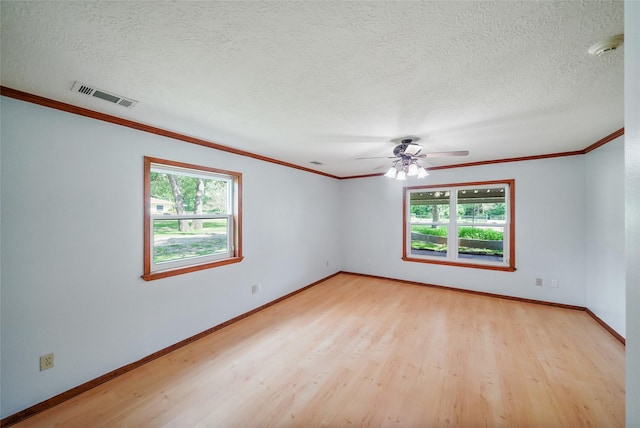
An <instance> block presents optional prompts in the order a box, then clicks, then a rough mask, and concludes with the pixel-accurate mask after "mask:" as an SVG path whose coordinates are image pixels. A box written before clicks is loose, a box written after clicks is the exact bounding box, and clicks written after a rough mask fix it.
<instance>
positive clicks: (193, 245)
mask: <svg viewBox="0 0 640 428" xmlns="http://www.w3.org/2000/svg"><path fill="white" fill-rule="evenodd" d="M241 185H242V174H240V173H237V172H231V171H223V170H218V169H214V168H208V167H204V166H197V165H190V164H185V163H180V162H173V161H167V160H163V159H156V158H150V157H145V158H144V274H143V275H142V278H143V279H145V280H147V281H149V280H154V279H159V278H164V277H167V276H173V275H178V274H182V273H187V272H193V271H196V270H202V269H209V268H212V267H215V266H220V265H225V264H229V263H236V262H239V261H241V260H242V251H241V236H242V233H241V219H242V216H241V209H240V200H241V189H242V187H241ZM159 201H166V202H165V203H163V204H158V202H159Z"/></svg>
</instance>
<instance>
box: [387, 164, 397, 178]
mask: <svg viewBox="0 0 640 428" xmlns="http://www.w3.org/2000/svg"><path fill="white" fill-rule="evenodd" d="M397 173H398V170H397V169H396V167H395V166H392V167H391V168H389V169H388V170H387V172H385V174H384V176H385V177H389V178H396V174H397Z"/></svg>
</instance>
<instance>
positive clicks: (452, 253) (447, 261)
mask: <svg viewBox="0 0 640 428" xmlns="http://www.w3.org/2000/svg"><path fill="white" fill-rule="evenodd" d="M496 187H504V188H505V192H504V193H505V221H504V223H501V224H500V225H499V227H501V228H503V260H502V261H490V260H482V259H474V258H467V257H460V255H459V254H458V247H459V245H458V243H459V240H458V239H459V238H458V227H462V226H465V225H466V224H465V223H459V222H458V220H457V215H453V216H452V215H451V213H456V212H457V205H458V191H460V190H472V191H473V190H478V191H481V190H482V189H490V188H496ZM425 191H429V192H443V193H444V192H449V213H450V215H449V221H448V222H438V223H429V224H432V225H436V226H439V227H442V226H445V227H447V229H448V232H447V254H446V256H434V255H426V254H425V255H423V254H413V253H412V252H411V226H412V225H415V224H417V223H412V222H411V194H412V193H421V192H425ZM403 216H404V218H403V234H404V239H403V256H402V258H403V260H405V261H410V262H421V263H434V264H444V265H452V266H462V267H470V268H481V269H493V270H504V271H515V236H514V235H515V180H495V181H485V182H473V183H454V184H442V185H428V186H413V187H405V188H404V210H403ZM473 226H474V227H495V226H496V225H495V224H492V223H473Z"/></svg>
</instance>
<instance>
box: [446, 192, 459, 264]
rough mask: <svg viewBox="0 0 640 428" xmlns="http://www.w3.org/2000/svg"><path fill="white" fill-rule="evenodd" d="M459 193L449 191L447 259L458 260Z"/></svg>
mask: <svg viewBox="0 0 640 428" xmlns="http://www.w3.org/2000/svg"><path fill="white" fill-rule="evenodd" d="M457 206H458V192H457V191H456V189H449V231H448V239H447V246H448V248H449V251H447V257H448V258H450V259H454V260H457V259H458V210H457Z"/></svg>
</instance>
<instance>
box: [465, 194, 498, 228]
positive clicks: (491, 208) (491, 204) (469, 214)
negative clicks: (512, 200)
mask: <svg viewBox="0 0 640 428" xmlns="http://www.w3.org/2000/svg"><path fill="white" fill-rule="evenodd" d="M505 192H506V190H505V187H492V188H488V189H487V188H484V189H462V190H458V205H457V209H456V211H457V220H458V223H459V224H460V223H470V224H475V223H483V224H484V223H492V224H501V225H504V224H505V214H506V212H505V210H506V204H505V201H506V200H505Z"/></svg>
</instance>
